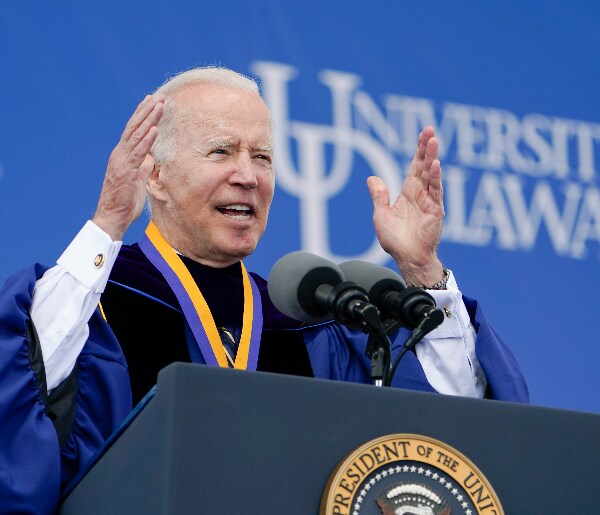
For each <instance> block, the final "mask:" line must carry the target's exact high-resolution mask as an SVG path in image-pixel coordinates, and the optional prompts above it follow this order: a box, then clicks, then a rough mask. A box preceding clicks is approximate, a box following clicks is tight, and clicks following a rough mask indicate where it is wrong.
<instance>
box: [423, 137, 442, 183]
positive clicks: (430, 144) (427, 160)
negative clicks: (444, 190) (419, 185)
mask: <svg viewBox="0 0 600 515" xmlns="http://www.w3.org/2000/svg"><path fill="white" fill-rule="evenodd" d="M437 157H438V140H437V138H435V137H431V138H429V140H428V141H427V147H426V149H425V156H424V158H423V159H422V160H421V161H420V163H419V165H420V166H419V168H420V177H421V181H422V182H423V184H424V186H425V187H427V185H428V182H429V175H430V172H431V165H432V163H433V162H434V161H435V160H436V159H437Z"/></svg>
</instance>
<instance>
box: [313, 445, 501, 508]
mask: <svg viewBox="0 0 600 515" xmlns="http://www.w3.org/2000/svg"><path fill="white" fill-rule="evenodd" d="M320 514H321V515H475V514H485V515H501V514H502V515H503V514H504V511H503V509H502V506H501V505H500V501H499V500H498V497H497V495H496V493H495V492H494V489H493V488H492V486H491V485H490V484H489V482H488V481H487V479H486V478H485V477H484V476H483V474H482V473H481V472H480V471H479V469H478V468H477V467H476V466H475V465H474V464H473V463H472V462H471V461H470V460H469V459H468V458H466V457H465V456H463V455H462V454H461V453H460V452H458V451H457V450H456V449H453V448H452V447H450V446H448V445H446V444H444V443H443V442H440V441H439V440H435V439H433V438H429V437H427V436H422V435H414V434H394V435H388V436H383V437H380V438H377V439H375V440H371V441H370V442H367V443H366V444H364V445H362V446H361V447H360V448H358V449H356V450H355V451H353V452H352V453H351V454H350V455H349V456H348V457H346V458H345V459H344V460H343V461H342V462H341V463H340V464H339V465H338V466H337V468H336V469H335V471H334V473H333V474H332V476H331V477H330V478H329V482H328V483H327V486H326V488H325V492H324V494H323V498H322V500H321V509H320Z"/></svg>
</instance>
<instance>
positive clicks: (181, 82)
mask: <svg viewBox="0 0 600 515" xmlns="http://www.w3.org/2000/svg"><path fill="white" fill-rule="evenodd" d="M197 84H209V85H217V86H224V87H228V88H234V89H241V90H245V91H250V92H252V93H256V94H257V95H260V90H259V88H258V84H257V83H256V81H255V80H253V79H251V78H249V77H246V76H245V75H242V74H241V73H237V72H234V71H233V70H230V69H228V68H221V67H216V66H207V67H202V68H192V69H191V70H187V71H185V72H181V73H179V74H177V75H175V76H173V77H171V78H170V79H168V80H167V81H166V82H164V83H163V84H162V85H161V86H160V87H159V88H158V89H157V90H156V91H155V92H154V94H162V95H164V97H165V104H164V112H163V116H162V118H161V120H160V122H159V123H158V137H157V138H156V141H155V142H154V145H153V147H152V154H153V156H154V159H155V161H156V163H158V164H163V163H165V162H167V161H171V160H172V159H173V157H174V155H173V154H174V147H175V139H176V135H177V128H178V126H179V124H180V123H182V121H183V119H184V118H185V116H184V113H183V112H181V110H180V109H179V108H178V107H179V106H178V105H177V103H176V102H175V100H174V99H173V94H174V93H175V92H177V91H179V90H180V89H183V88H185V87H187V86H191V85H197Z"/></svg>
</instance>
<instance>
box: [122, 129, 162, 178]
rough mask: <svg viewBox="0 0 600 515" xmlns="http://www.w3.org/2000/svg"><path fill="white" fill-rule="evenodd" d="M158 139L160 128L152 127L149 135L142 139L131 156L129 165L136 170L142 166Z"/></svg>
mask: <svg viewBox="0 0 600 515" xmlns="http://www.w3.org/2000/svg"><path fill="white" fill-rule="evenodd" d="M157 137H158V128H157V127H156V126H152V127H150V129H149V130H148V133H147V134H146V135H145V136H144V137H143V138H142V140H141V141H140V142H139V143H138V144H137V145H136V146H135V148H134V149H133V150H132V151H131V153H130V154H129V159H128V161H129V164H130V165H131V166H133V167H134V168H137V167H139V166H141V165H142V163H143V162H144V160H145V159H146V157H147V156H148V154H149V153H150V150H151V149H152V145H154V142H155V141H156V138H157Z"/></svg>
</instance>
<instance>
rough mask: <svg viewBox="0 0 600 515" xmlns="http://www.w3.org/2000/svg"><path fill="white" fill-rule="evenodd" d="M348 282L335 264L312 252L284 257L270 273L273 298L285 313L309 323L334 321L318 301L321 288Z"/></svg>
mask: <svg viewBox="0 0 600 515" xmlns="http://www.w3.org/2000/svg"><path fill="white" fill-rule="evenodd" d="M343 280H344V275H343V273H342V271H341V270H340V268H339V267H338V266H337V265H336V264H335V263H333V262H331V261H329V260H328V259H325V258H323V257H320V256H317V255H315V254H311V253H310V252H305V251H297V252H292V253H290V254H287V255H285V256H283V257H282V258H280V259H279V260H278V261H277V262H276V263H275V265H274V266H273V268H272V269H271V273H270V274H269V279H268V290H269V297H271V301H272V302H273V304H274V305H275V307H276V308H277V309H278V310H279V311H281V312H282V313H283V314H285V315H287V316H289V317H291V318H295V319H296V320H300V321H302V322H305V323H308V324H314V323H319V322H324V321H326V320H331V315H330V314H329V312H328V311H327V310H326V309H324V308H323V307H321V306H319V305H318V304H317V303H316V301H315V292H316V290H317V288H318V287H319V286H322V285H324V284H329V285H332V286H335V285H337V284H339V283H340V282H342V281H343Z"/></svg>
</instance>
